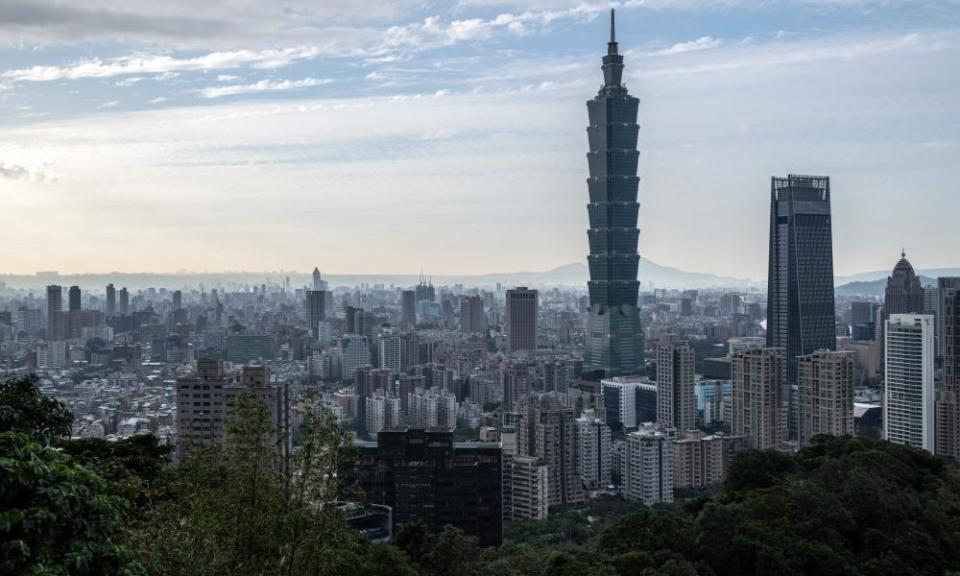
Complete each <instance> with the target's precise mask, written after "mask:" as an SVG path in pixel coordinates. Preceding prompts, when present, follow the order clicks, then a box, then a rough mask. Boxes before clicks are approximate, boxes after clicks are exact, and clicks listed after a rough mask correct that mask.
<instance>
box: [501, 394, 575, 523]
mask: <svg viewBox="0 0 960 576" xmlns="http://www.w3.org/2000/svg"><path fill="white" fill-rule="evenodd" d="M517 436H518V439H517V448H518V453H519V454H520V455H521V456H535V457H537V458H539V459H540V461H541V462H543V463H544V464H546V465H547V469H548V471H549V494H550V505H551V506H553V505H565V504H576V503H579V502H583V499H584V496H583V484H582V483H581V481H580V477H579V476H578V475H577V425H576V420H575V415H574V412H573V409H572V408H567V407H566V406H564V405H563V403H562V402H561V401H560V399H559V398H558V397H557V396H554V395H548V394H544V395H542V396H540V397H539V398H531V402H530V404H528V405H526V406H525V407H524V408H523V410H522V411H521V415H520V425H519V430H518V433H517Z"/></svg>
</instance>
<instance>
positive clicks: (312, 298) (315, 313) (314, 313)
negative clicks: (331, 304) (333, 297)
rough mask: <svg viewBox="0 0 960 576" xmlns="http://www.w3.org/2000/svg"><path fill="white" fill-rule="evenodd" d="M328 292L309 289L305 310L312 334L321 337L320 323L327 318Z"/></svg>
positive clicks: (314, 336)
mask: <svg viewBox="0 0 960 576" xmlns="http://www.w3.org/2000/svg"><path fill="white" fill-rule="evenodd" d="M326 301H327V293H326V292H324V291H323V290H307V293H306V302H305V309H304V312H305V313H306V316H307V327H308V328H309V329H310V336H312V337H313V338H319V337H320V323H321V322H323V321H324V320H325V319H326V310H327V309H326V305H327V302H326Z"/></svg>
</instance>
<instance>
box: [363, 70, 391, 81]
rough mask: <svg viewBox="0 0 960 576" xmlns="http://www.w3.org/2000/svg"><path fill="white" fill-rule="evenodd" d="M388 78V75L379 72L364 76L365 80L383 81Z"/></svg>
mask: <svg viewBox="0 0 960 576" xmlns="http://www.w3.org/2000/svg"><path fill="white" fill-rule="evenodd" d="M386 77H387V75H386V74H385V73H383V72H379V71H377V72H371V73H369V74H367V75H366V76H364V78H365V79H367V80H383V79H385V78H386Z"/></svg>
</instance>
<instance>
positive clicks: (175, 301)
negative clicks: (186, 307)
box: [171, 290, 183, 310]
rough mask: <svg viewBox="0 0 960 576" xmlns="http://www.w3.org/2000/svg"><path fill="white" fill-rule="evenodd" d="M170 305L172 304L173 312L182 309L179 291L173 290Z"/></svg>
mask: <svg viewBox="0 0 960 576" xmlns="http://www.w3.org/2000/svg"><path fill="white" fill-rule="evenodd" d="M171 303H172V304H173V309H174V310H180V309H182V308H183V292H182V291H180V290H174V291H173V296H172V297H171Z"/></svg>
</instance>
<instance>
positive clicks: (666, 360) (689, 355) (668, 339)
mask: <svg viewBox="0 0 960 576" xmlns="http://www.w3.org/2000/svg"><path fill="white" fill-rule="evenodd" d="M694 362H695V360H694V353H693V349H692V348H690V345H689V344H687V342H686V340H680V339H679V338H678V337H677V336H676V335H675V334H666V335H664V336H662V337H661V338H660V342H659V344H658V346H657V423H658V424H660V425H661V426H665V427H667V428H676V429H678V430H694V429H696V427H697V401H696V397H695V396H694V392H693V383H694V366H695V364H694Z"/></svg>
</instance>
